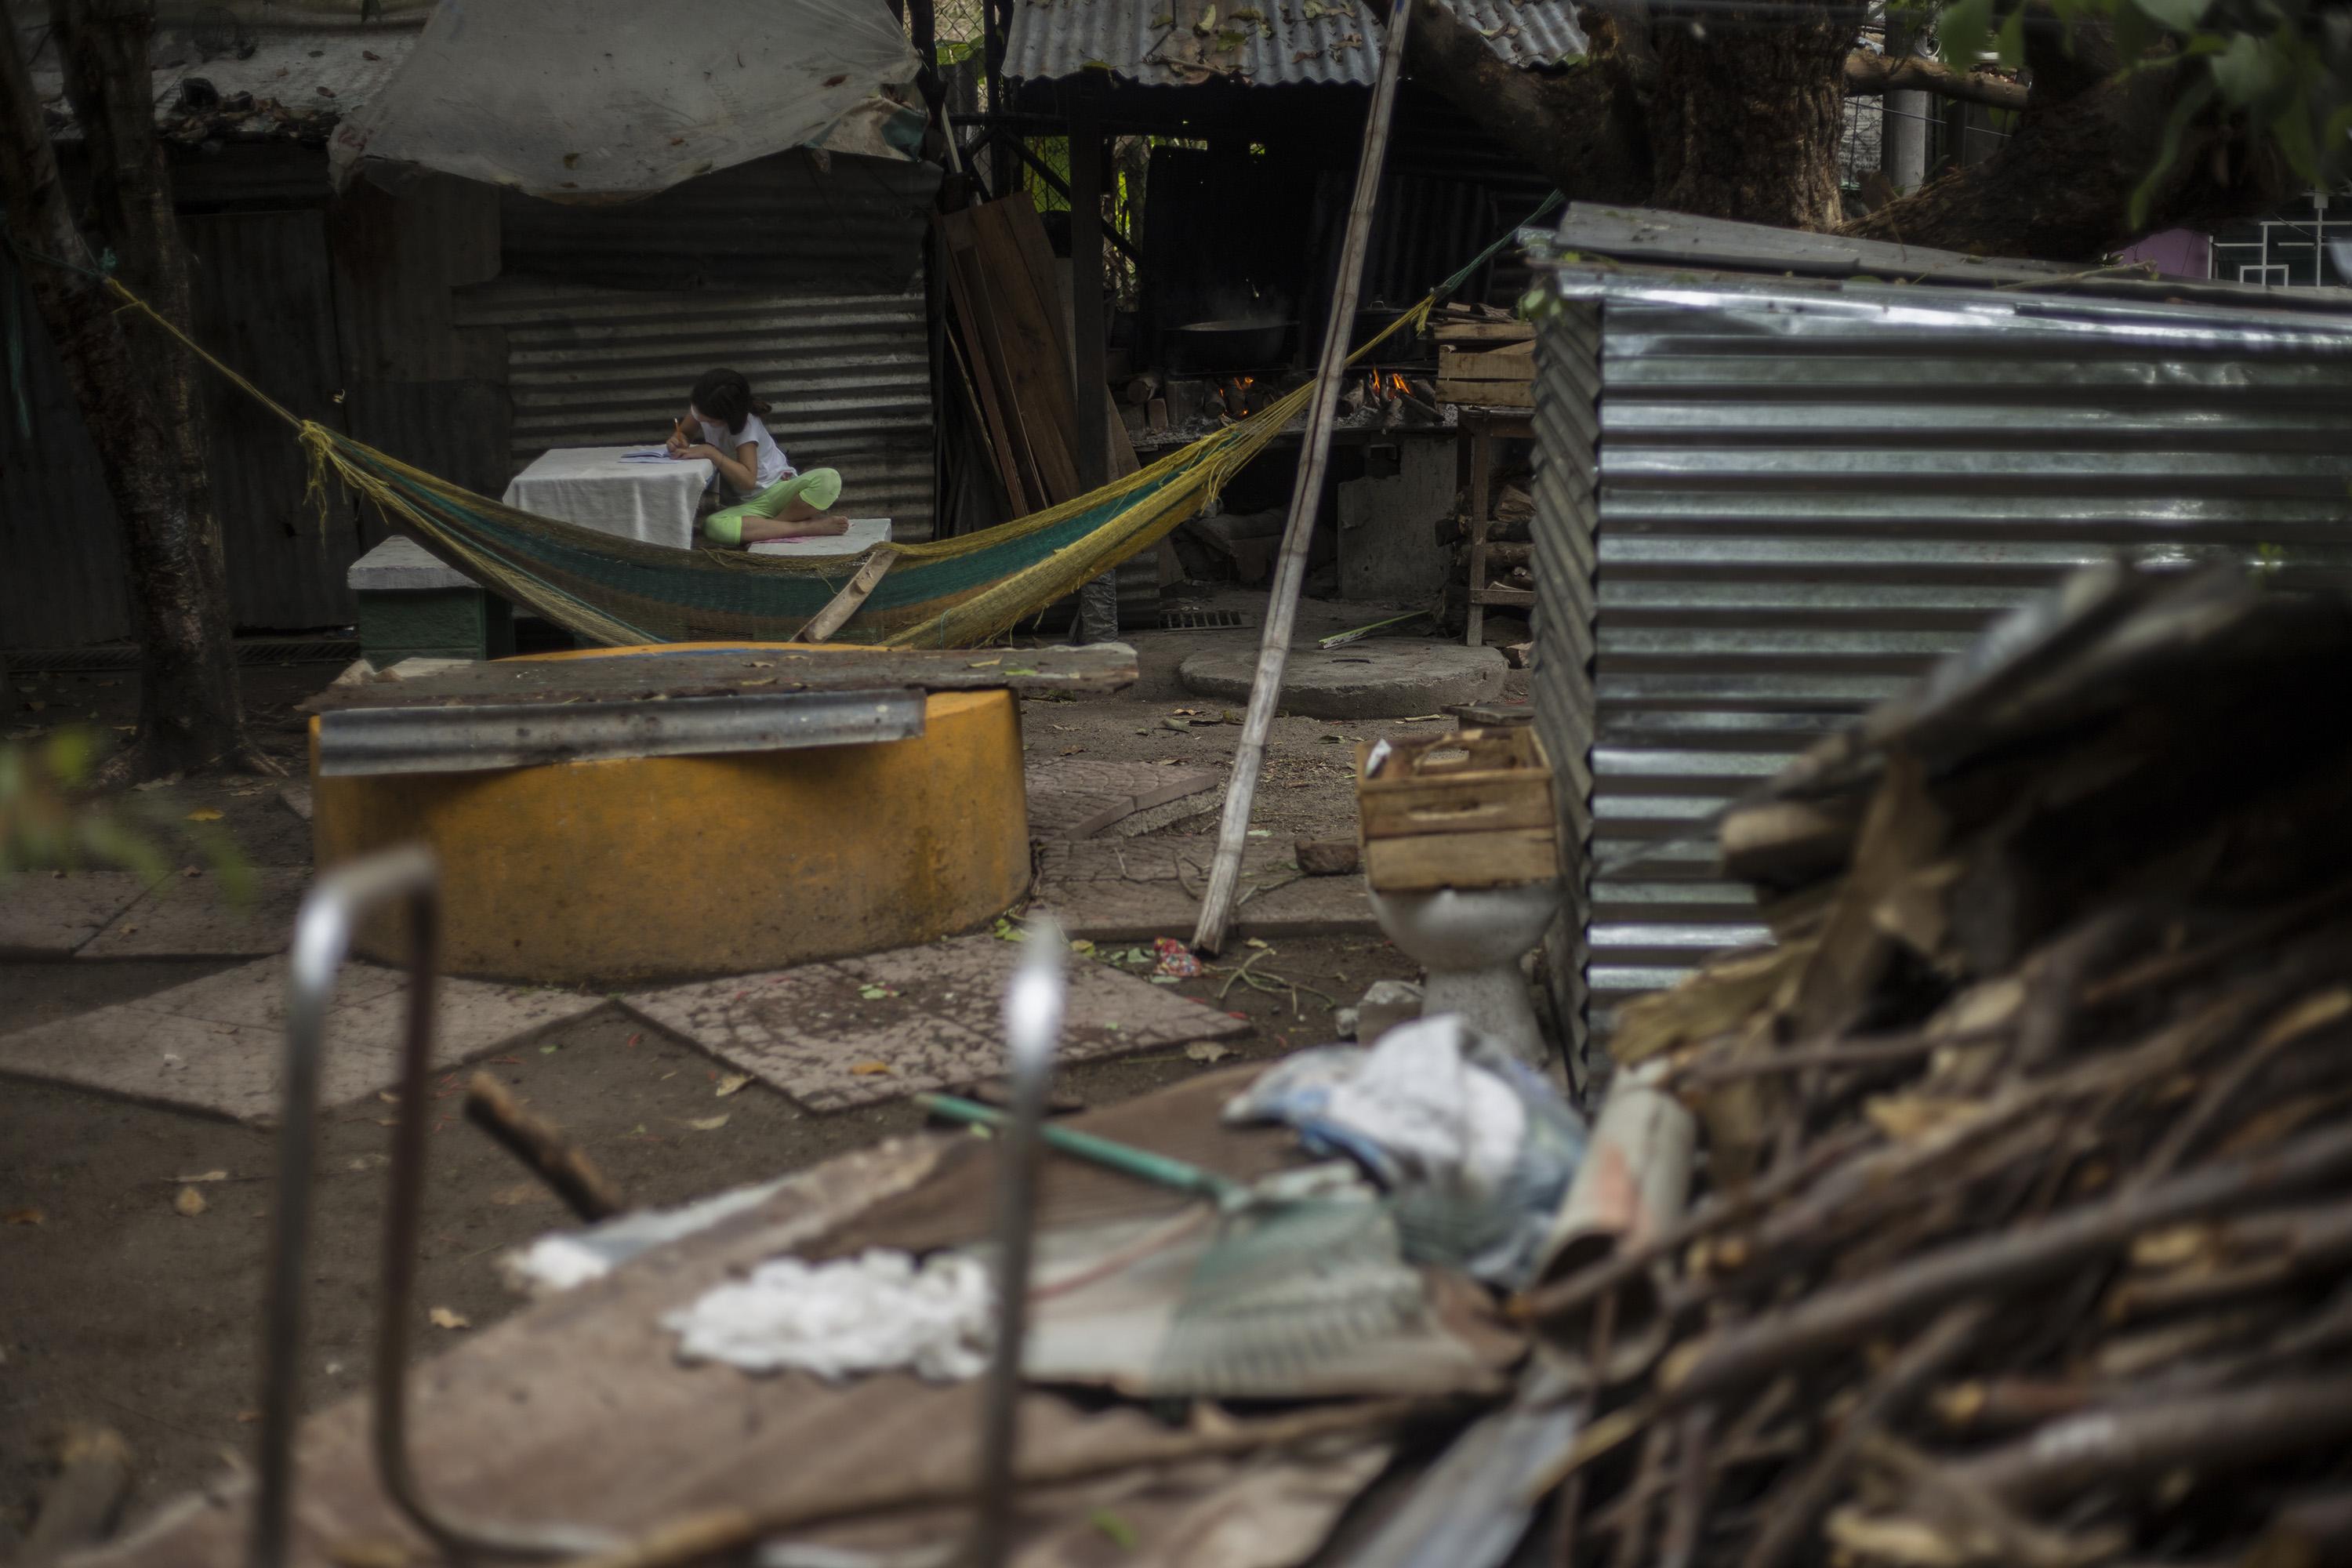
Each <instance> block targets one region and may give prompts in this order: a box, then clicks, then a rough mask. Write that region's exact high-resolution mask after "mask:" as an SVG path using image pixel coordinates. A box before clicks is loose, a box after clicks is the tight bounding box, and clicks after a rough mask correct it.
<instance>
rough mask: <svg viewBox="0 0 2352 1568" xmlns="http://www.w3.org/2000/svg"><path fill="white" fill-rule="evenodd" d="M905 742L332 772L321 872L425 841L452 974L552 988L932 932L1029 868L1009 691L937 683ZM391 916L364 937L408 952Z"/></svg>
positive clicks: (1004, 898) (994, 901)
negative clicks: (493, 767) (483, 767)
mask: <svg viewBox="0 0 2352 1568" xmlns="http://www.w3.org/2000/svg"><path fill="white" fill-rule="evenodd" d="M923 725H924V729H923V733H922V734H920V735H919V736H916V737H913V738H912V739H908V740H904V741H892V742H882V743H879V744H871V745H857V746H819V747H810V748H805V749H802V750H796V751H780V752H761V753H754V754H747V755H740V756H712V757H646V758H638V759H631V760H626V761H618V762H581V763H554V764H551V765H547V766H542V767H528V768H512V769H506V770H502V771H498V772H489V773H401V774H385V775H380V776H375V777H358V778H354V777H339V778H321V777H320V776H319V773H318V763H317V739H316V735H317V731H316V724H315V721H314V723H313V729H312V761H311V785H312V798H313V801H314V805H313V811H312V816H311V829H312V839H313V843H314V846H315V848H316V852H317V856H318V861H319V864H320V867H321V868H324V867H327V866H331V865H333V864H335V863H336V862H338V861H341V860H346V859H350V858H352V857H354V856H358V855H363V854H366V853H369V852H370V851H373V850H377V849H382V848H386V847H390V846H392V845H395V844H402V843H407V842H411V841H414V840H418V839H422V840H423V841H425V843H427V844H430V845H431V846H432V847H433V848H434V849H435V850H436V852H437V853H438V855H439V856H440V858H441V888H442V910H443V917H442V932H443V946H442V962H443V964H444V967H445V968H446V970H447V971H448V972H450V973H457V974H465V975H478V976H482V977H485V978H491V979H501V980H528V981H538V982H542V983H549V984H580V983H594V984H605V983H615V984H617V983H623V982H633V983H634V982H644V981H647V980H658V979H669V978H688V977H693V976H700V975H711V974H733V973H746V972H750V971H754V970H761V969H774V968H779V967H782V966H784V965H787V964H793V963H809V962H812V961H814V960H818V959H825V958H835V957H839V956H841V955H843V954H846V953H856V952H874V951H876V950H877V949H881V948H891V947H904V946H907V945H908V944H910V943H914V942H929V941H931V940H933V939H935V938H938V937H941V936H946V935H950V934H953V933H955V932H958V931H970V930H972V929H973V928H975V927H977V926H979V925H982V924H984V923H985V922H986V921H989V920H990V919H992V917H994V916H995V915H997V914H999V913H1001V912H1003V910H1005V909H1007V908H1008V907H1010V906H1011V905H1012V904H1013V902H1014V901H1016V900H1018V899H1019V898H1020V897H1021V895H1022V894H1023V893H1024V891H1025V890H1026V889H1027V887H1028V883H1029V828H1028V802H1027V798H1026V795H1025V792H1024V788H1023V783H1022V772H1021V721H1020V710H1019V706H1018V704H1017V703H1016V702H1015V701H1014V700H1013V694H1012V693H1011V692H1009V691H1002V690H997V691H950V692H934V693H932V694H931V696H930V697H929V700H928V701H927V703H926V704H925V710H924V720H923ZM397 942H398V938H397V936H396V934H395V933H394V931H393V928H392V926H391V925H390V924H389V923H388V922H386V923H384V924H383V925H380V926H378V927H376V928H373V929H371V930H369V931H365V932H362V937H361V941H360V942H359V946H360V949H361V951H362V952H366V953H368V954H369V955H370V956H373V957H378V958H384V959H387V960H389V959H395V958H397V957H398V952H397V951H396V945H397Z"/></svg>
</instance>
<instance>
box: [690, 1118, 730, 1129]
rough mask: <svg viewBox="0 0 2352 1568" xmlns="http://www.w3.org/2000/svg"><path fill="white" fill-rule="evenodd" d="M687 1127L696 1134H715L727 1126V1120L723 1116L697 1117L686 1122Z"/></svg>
mask: <svg viewBox="0 0 2352 1568" xmlns="http://www.w3.org/2000/svg"><path fill="white" fill-rule="evenodd" d="M687 1125H688V1127H691V1128H693V1129H694V1130H695V1131H697V1132H716V1131H719V1129H720V1128H722V1127H724V1126H726V1125H727V1118H726V1117H724V1116H702V1117H697V1118H694V1119H693V1120H691V1121H688V1122H687Z"/></svg>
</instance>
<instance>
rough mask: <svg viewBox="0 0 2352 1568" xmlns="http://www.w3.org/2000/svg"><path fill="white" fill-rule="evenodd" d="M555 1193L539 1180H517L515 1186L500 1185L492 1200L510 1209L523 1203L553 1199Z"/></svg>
mask: <svg viewBox="0 0 2352 1568" xmlns="http://www.w3.org/2000/svg"><path fill="white" fill-rule="evenodd" d="M554 1195H555V1194H552V1193H551V1192H549V1191H548V1190H547V1189H546V1188H545V1187H542V1186H541V1185H540V1184H538V1183H537V1182H517V1183H516V1184H514V1185H513V1186H510V1187H500V1188H499V1190H498V1191H497V1192H495V1193H492V1194H490V1202H492V1203H494V1204H496V1205H499V1207H500V1208H509V1209H510V1208H515V1207H517V1206H519V1205H523V1204H535V1203H540V1202H543V1201H548V1200H551V1199H552V1198H553V1197H554Z"/></svg>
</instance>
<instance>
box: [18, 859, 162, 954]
mask: <svg viewBox="0 0 2352 1568" xmlns="http://www.w3.org/2000/svg"><path fill="white" fill-rule="evenodd" d="M146 890H147V884H146V882H145V881H143V880H142V879H141V878H139V877H137V876H135V875H133V874H132V873H131V872H129V871H68V872H66V873H64V874H63V875H62V876H60V875H57V874H55V873H52V872H48V871H18V872H14V873H11V874H8V875H5V876H0V957H5V958H67V957H70V956H71V955H72V954H73V953H74V952H77V951H79V949H80V948H81V947H82V946H83V945H84V944H85V943H87V942H89V940H90V939H91V938H92V937H94V936H96V935H98V933H99V932H100V931H103V930H105V929H106V927H107V926H108V925H109V924H110V923H111V922H112V921H114V920H115V918H116V917H118V916H119V915H121V913H122V911H123V910H127V909H129V908H130V907H131V905H132V904H133V903H135V902H137V901H138V900H139V897H140V895H141V894H142V893H144V892H145V891H146Z"/></svg>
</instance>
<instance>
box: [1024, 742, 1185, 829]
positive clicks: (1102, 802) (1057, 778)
mask: <svg viewBox="0 0 2352 1568" xmlns="http://www.w3.org/2000/svg"><path fill="white" fill-rule="evenodd" d="M1223 779H1224V775H1223V773H1217V772H1214V771H1213V770H1209V769H1204V768H1166V767H1161V766H1160V765H1159V764H1157V763H1112V762H1098V761H1096V760H1094V759H1091V758H1087V757H1059V758H1054V759H1050V760H1039V761H1037V762H1033V763H1030V764H1029V766H1028V771H1027V779H1026V784H1027V788H1028V793H1029V837H1032V838H1092V837H1094V836H1095V835H1096V834H1097V833H1101V832H1103V831H1104V830H1105V829H1107V828H1108V827H1110V826H1112V825H1113V824H1115V823H1118V822H1119V821H1121V820H1122V819H1124V818H1126V817H1129V816H1134V815H1135V814H1136V813H1138V812H1141V811H1150V810H1152V809H1154V808H1155V807H1158V806H1162V805H1169V804H1171V802H1174V801H1179V800H1182V799H1183V798H1184V797H1185V796H1187V795H1202V794H1204V793H1206V792H1208V791H1210V790H1213V789H1215V788H1216V787H1217V786H1218V784H1221V783H1223Z"/></svg>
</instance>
